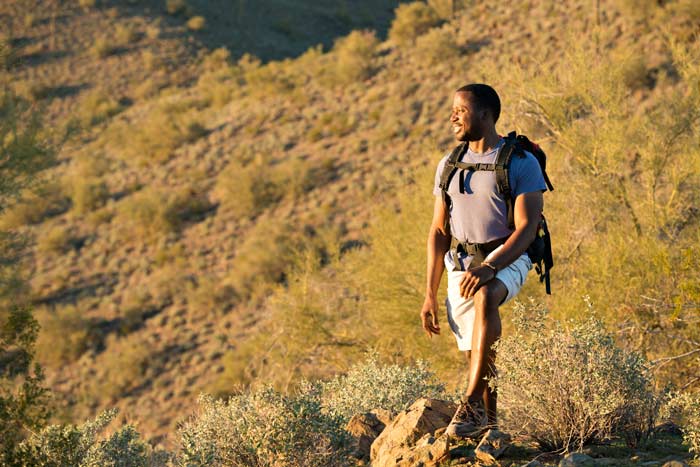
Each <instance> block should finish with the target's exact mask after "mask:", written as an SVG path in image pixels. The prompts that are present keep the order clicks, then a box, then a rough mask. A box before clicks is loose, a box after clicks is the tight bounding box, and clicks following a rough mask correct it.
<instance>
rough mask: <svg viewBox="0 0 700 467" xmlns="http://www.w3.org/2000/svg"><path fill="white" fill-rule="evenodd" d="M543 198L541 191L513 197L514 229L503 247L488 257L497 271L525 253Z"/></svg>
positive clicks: (538, 221) (530, 241) (540, 211)
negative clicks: (491, 256)
mask: <svg viewBox="0 0 700 467" xmlns="http://www.w3.org/2000/svg"><path fill="white" fill-rule="evenodd" d="M543 207H544V198H543V197H542V192H541V191H533V192H531V193H523V194H521V195H519V196H518V197H517V198H515V205H514V206H513V220H514V221H515V231H514V232H513V233H512V234H511V236H510V237H508V240H507V241H506V243H505V244H504V245H503V248H501V249H500V250H498V252H497V253H496V254H494V256H493V258H490V259H489V263H491V264H492V265H493V266H494V267H495V268H496V269H498V270H499V271H500V270H501V269H503V268H505V267H506V266H508V265H509V264H510V263H512V262H513V261H515V260H516V259H518V258H519V257H520V255H522V254H523V253H525V250H527V248H528V247H529V246H530V244H531V243H532V242H533V240H535V235H537V226H538V225H539V223H540V219H541V217H542V208H543Z"/></svg>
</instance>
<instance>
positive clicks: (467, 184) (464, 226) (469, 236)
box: [433, 138, 547, 243]
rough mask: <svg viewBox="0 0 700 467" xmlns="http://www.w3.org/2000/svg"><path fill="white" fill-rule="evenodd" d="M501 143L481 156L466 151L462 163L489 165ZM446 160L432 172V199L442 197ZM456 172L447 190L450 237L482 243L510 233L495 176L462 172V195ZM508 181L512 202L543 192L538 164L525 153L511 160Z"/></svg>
mask: <svg viewBox="0 0 700 467" xmlns="http://www.w3.org/2000/svg"><path fill="white" fill-rule="evenodd" d="M504 142H505V141H504V140H503V139H502V138H501V140H500V141H499V143H498V144H497V145H496V147H495V148H493V149H491V150H490V151H487V152H485V153H483V154H480V153H477V152H472V150H471V149H469V150H467V153H466V154H464V156H463V157H462V161H463V162H467V163H479V162H481V163H484V164H493V163H495V162H496V157H497V156H498V150H499V149H500V148H501V146H502V145H503V144H504ZM448 157H449V154H447V155H446V156H445V157H443V158H442V159H441V160H440V163H439V164H438V167H437V171H436V172H435V185H434V188H433V194H434V195H435V196H442V191H441V190H440V175H441V174H442V169H443V167H444V166H445V162H446V161H447V158H448ZM459 172H460V169H458V170H457V172H456V173H455V175H454V177H452V181H451V182H450V185H449V187H448V189H447V193H448V194H449V195H450V198H451V199H452V208H451V209H450V229H451V231H452V235H453V236H454V237H455V238H456V239H457V240H459V241H460V242H464V241H469V242H472V243H486V242H490V241H492V240H496V239H499V238H503V237H506V236H508V235H510V233H511V232H512V230H511V229H509V228H508V209H507V207H506V203H505V201H504V199H503V197H502V196H501V195H500V194H499V193H498V188H497V187H496V172H495V171H484V170H481V171H468V170H465V171H464V193H460V192H459V180H460V175H459ZM508 179H509V181H510V187H511V191H512V192H513V197H514V198H515V197H517V196H518V195H521V194H523V193H530V192H533V191H546V190H547V186H546V185H545V182H544V177H543V176H542V171H541V170H540V165H539V162H537V159H535V156H533V155H532V154H530V153H529V152H526V153H525V157H520V156H517V155H516V156H513V158H512V159H511V161H510V172H509V176H508Z"/></svg>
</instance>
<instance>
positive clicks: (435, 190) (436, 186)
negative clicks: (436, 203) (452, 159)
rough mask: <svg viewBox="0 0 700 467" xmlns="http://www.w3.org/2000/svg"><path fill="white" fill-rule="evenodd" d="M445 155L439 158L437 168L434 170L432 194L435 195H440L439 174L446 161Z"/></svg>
mask: <svg viewBox="0 0 700 467" xmlns="http://www.w3.org/2000/svg"><path fill="white" fill-rule="evenodd" d="M447 157H448V156H445V157H443V158H442V159H441V160H440V162H439V163H438V166H437V169H436V170H435V184H434V185H433V195H435V196H441V195H442V190H441V189H440V176H441V175H442V169H443V167H445V163H446V162H447Z"/></svg>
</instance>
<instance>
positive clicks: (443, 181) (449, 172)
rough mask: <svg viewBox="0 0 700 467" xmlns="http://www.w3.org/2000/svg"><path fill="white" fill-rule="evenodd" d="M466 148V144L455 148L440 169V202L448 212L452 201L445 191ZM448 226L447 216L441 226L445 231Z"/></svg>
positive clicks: (467, 144) (467, 145)
mask: <svg viewBox="0 0 700 467" xmlns="http://www.w3.org/2000/svg"><path fill="white" fill-rule="evenodd" d="M468 148H469V143H467V142H464V143H461V144H459V145H458V146H457V147H455V148H454V149H453V150H452V152H451V153H450V155H449V157H448V158H447V160H446V161H445V165H444V166H443V168H442V173H441V174H440V185H439V186H440V190H441V191H442V200H443V201H444V202H445V206H447V210H448V212H449V210H450V207H451V205H452V200H451V199H450V195H448V194H447V189H448V188H449V186H450V182H452V177H454V175H455V173H457V163H458V162H459V160H460V159H461V158H462V155H463V154H464V153H465V152H466V151H467V149H468ZM449 225H450V219H449V216H447V217H445V225H444V226H443V227H444V228H445V230H447V229H448V228H449Z"/></svg>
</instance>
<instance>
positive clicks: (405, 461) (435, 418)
mask: <svg viewBox="0 0 700 467" xmlns="http://www.w3.org/2000/svg"><path fill="white" fill-rule="evenodd" d="M455 410H457V405H456V404H454V403H452V402H447V401H441V400H437V399H427V398H422V399H418V400H417V401H416V402H414V403H413V405H411V407H409V408H408V410H405V411H403V412H401V413H400V414H399V415H397V416H396V418H394V419H393V420H392V422H391V423H390V424H389V425H387V426H386V428H384V430H383V431H382V432H381V434H380V435H379V436H378V437H377V439H375V440H374V442H373V443H372V447H371V451H370V459H371V462H372V466H373V467H395V466H399V465H400V466H401V467H408V466H413V465H415V466H418V465H424V466H429V465H436V464H437V461H438V460H439V459H441V458H446V456H448V455H449V440H448V438H447V437H446V436H444V435H442V436H440V437H439V438H436V437H435V436H434V433H435V431H436V430H438V429H440V428H444V427H446V426H447V425H448V424H449V423H450V420H451V419H452V415H453V414H454V412H455ZM421 463H422V464H421Z"/></svg>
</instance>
